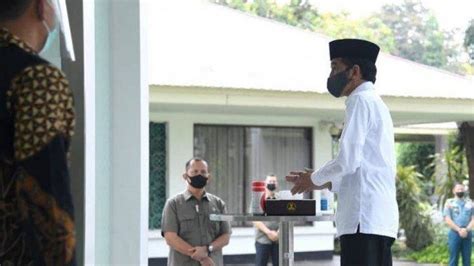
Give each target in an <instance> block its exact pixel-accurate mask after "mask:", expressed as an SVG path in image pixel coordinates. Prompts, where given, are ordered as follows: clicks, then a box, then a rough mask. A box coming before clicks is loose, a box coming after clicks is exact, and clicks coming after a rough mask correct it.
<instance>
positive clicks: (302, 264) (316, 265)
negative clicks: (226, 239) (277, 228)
mask: <svg viewBox="0 0 474 266" xmlns="http://www.w3.org/2000/svg"><path fill="white" fill-rule="evenodd" d="M250 265H253V264H229V265H228V266H250ZM269 265H271V264H269ZM339 265H340V263H339V256H334V258H333V259H332V260H319V261H297V262H295V266H339ZM393 266H437V264H417V263H414V262H407V261H396V260H395V261H393Z"/></svg>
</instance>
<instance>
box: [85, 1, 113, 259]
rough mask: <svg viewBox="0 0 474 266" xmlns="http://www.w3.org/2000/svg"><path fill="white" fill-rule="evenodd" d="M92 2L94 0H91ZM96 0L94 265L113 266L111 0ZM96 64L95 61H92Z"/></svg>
mask: <svg viewBox="0 0 474 266" xmlns="http://www.w3.org/2000/svg"><path fill="white" fill-rule="evenodd" d="M88 1H91V0H88ZM94 3H95V18H94V19H95V50H96V53H95V64H94V65H95V77H96V81H95V84H96V88H97V89H96V100H95V108H96V132H95V140H96V147H95V148H96V150H95V156H96V158H97V159H98V160H97V161H96V166H95V169H96V176H97V177H98V178H96V183H95V184H96V194H95V202H94V203H95V208H96V210H95V241H93V242H94V245H95V247H94V250H95V258H94V261H93V262H91V263H90V265H110V254H111V247H110V243H111V237H110V235H111V233H110V232H111V220H112V219H111V217H110V216H111V210H110V208H111V203H110V202H111V194H112V192H111V191H112V188H111V185H112V184H111V180H112V177H111V176H112V153H111V150H112V140H111V138H112V137H111V136H112V130H111V128H112V126H111V124H112V122H111V120H112V113H111V110H112V109H111V102H112V100H111V98H112V88H111V85H110V84H111V78H110V77H111V69H110V68H111V60H110V56H111V55H110V32H109V25H110V19H109V17H110V0H96V1H94ZM91 64H93V63H91Z"/></svg>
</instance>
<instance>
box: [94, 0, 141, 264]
mask: <svg viewBox="0 0 474 266" xmlns="http://www.w3.org/2000/svg"><path fill="white" fill-rule="evenodd" d="M144 8H145V7H144V6H142V5H141V3H140V0H120V1H116V0H110V25H109V31H110V47H109V51H110V60H111V61H110V81H111V83H110V85H111V88H112V103H111V113H112V124H111V129H110V130H111V136H112V150H111V152H112V164H111V169H112V176H111V219H110V226H111V238H110V245H111V257H110V263H111V264H112V265H148V253H147V251H148V249H147V246H148V205H149V204H148V201H149V199H148V189H149V184H148V179H149V177H148V172H149V166H148V156H149V152H148V123H149V108H148V105H149V102H148V101H149V97H148V82H147V77H146V74H147V65H146V61H145V58H146V54H147V50H146V46H145V45H146V40H145V38H144V37H145V34H146V32H145V29H144V27H145V25H146V23H144V22H145V19H146V17H145V14H144V12H143V11H144ZM99 159H100V158H99Z"/></svg>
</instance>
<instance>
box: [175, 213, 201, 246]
mask: <svg viewBox="0 0 474 266" xmlns="http://www.w3.org/2000/svg"><path fill="white" fill-rule="evenodd" d="M178 223H179V230H178V235H179V236H180V237H181V238H182V239H184V240H190V239H192V234H193V230H195V229H196V226H197V225H198V224H199V221H198V217H197V215H196V213H185V212H184V213H178Z"/></svg>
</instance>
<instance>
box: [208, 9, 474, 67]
mask: <svg viewBox="0 0 474 266" xmlns="http://www.w3.org/2000/svg"><path fill="white" fill-rule="evenodd" d="M212 1H214V2H218V3H220V4H222V5H227V6H229V7H232V8H235V9H239V10H242V11H246V12H249V13H253V14H255V15H258V16H262V17H266V18H269V19H274V20H277V21H280V22H284V23H287V24H289V25H292V26H296V27H299V28H302V29H307V30H311V31H315V32H320V33H323V34H326V35H328V36H331V37H333V38H362V39H367V40H370V41H372V42H375V43H377V44H379V45H380V47H381V48H382V50H383V51H385V52H388V53H392V54H394V55H397V56H400V57H403V58H406V59H409V60H413V61H415V62H418V63H422V64H427V65H430V66H434V67H438V68H442V69H446V70H449V71H453V72H456V73H461V74H473V73H474V67H473V66H472V64H469V63H468V62H464V61H463V60H462V44H461V43H457V42H456V38H453V36H454V34H455V32H454V31H443V30H441V29H440V27H439V25H438V21H437V19H436V17H435V16H434V15H433V13H432V12H431V11H430V10H428V9H427V8H425V7H423V5H422V4H421V2H420V0H405V2H403V3H401V4H397V5H385V6H384V7H383V8H382V10H381V11H380V12H378V13H376V14H374V15H372V16H369V17H367V18H362V19H354V18H351V17H350V15H349V13H347V12H342V13H336V14H335V13H320V12H319V11H318V9H317V8H316V7H315V6H313V5H311V4H310V2H309V1H308V0H291V1H289V3H288V4H277V2H276V1H275V0H254V1H247V0H212Z"/></svg>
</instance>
